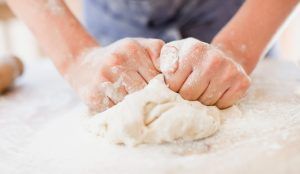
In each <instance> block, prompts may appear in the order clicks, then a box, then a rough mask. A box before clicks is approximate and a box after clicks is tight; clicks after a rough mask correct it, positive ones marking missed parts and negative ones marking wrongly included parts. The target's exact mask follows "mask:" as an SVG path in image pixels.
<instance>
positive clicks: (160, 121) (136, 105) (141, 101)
mask: <svg viewBox="0 0 300 174" xmlns="http://www.w3.org/2000/svg"><path fill="white" fill-rule="evenodd" d="M86 123H87V126H88V129H89V130H90V131H91V132H93V133H95V134H97V135H99V136H101V137H104V138H105V139H107V140H108V141H110V142H112V143H116V144H126V145H137V144H142V143H150V144H159V143H165V142H174V141H176V140H181V141H191V140H198V139H201V138H205V137H208V136H210V135H213V134H214V133H215V132H216V131H217V130H218V129H219V126H220V111H219V110H218V109H217V108H216V107H215V106H204V105H202V104H201V103H200V102H197V101H187V100H184V99H183V98H182V97H181V96H180V95H179V94H178V93H175V92H173V91H171V90H170V89H169V88H168V87H167V85H166V84H165V83H164V80H163V76H162V75H158V76H157V77H155V78H154V79H153V80H151V81H150V83H149V84H148V85H147V86H146V87H145V88H144V89H142V90H140V91H138V92H135V93H132V94H130V95H128V96H126V97H125V99H124V100H123V101H122V102H120V103H119V104H117V105H115V106H114V107H112V108H110V109H108V110H106V111H104V112H102V113H99V114H97V115H95V116H93V117H91V118H88V119H87V122H86Z"/></svg>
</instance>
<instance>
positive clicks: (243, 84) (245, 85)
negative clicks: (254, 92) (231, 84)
mask: <svg viewBox="0 0 300 174" xmlns="http://www.w3.org/2000/svg"><path fill="white" fill-rule="evenodd" d="M250 85H251V80H250V78H247V77H244V78H243V79H242V80H241V81H240V88H242V89H248V88H249V87H250Z"/></svg>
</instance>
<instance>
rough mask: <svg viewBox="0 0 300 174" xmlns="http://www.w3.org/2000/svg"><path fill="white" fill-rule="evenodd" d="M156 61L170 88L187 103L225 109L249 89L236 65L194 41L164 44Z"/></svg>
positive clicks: (218, 52)
mask: <svg viewBox="0 0 300 174" xmlns="http://www.w3.org/2000/svg"><path fill="white" fill-rule="evenodd" d="M157 61H158V62H160V67H159V69H160V70H161V72H162V73H163V74H164V76H165V80H166V83H167V84H168V85H169V87H170V89H172V90H173V91H175V92H179V93H180V94H181V96H182V97H183V98H184V99H186V100H199V101H200V102H201V103H202V104H205V105H216V106H217V107H218V108H220V109H224V108H227V107H229V106H232V105H233V104H234V103H235V102H236V101H238V100H239V99H240V98H242V97H243V96H245V93H246V91H247V89H248V88H249V86H250V78H249V76H248V75H247V74H246V72H245V71H244V68H243V67H242V66H241V65H240V64H239V63H238V62H236V61H235V60H234V59H233V58H232V57H231V56H230V55H228V54H226V53H225V52H223V51H222V50H220V49H218V48H216V47H214V46H212V45H209V44H207V43H204V42H201V41H199V40H197V39H193V38H188V39H184V40H179V41H174V42H170V43H168V44H166V45H165V46H163V48H162V50H161V55H160V58H159V60H157Z"/></svg>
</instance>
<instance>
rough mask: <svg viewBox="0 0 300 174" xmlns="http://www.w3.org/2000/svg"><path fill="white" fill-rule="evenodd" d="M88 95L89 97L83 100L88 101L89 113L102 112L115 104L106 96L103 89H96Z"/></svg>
mask: <svg viewBox="0 0 300 174" xmlns="http://www.w3.org/2000/svg"><path fill="white" fill-rule="evenodd" d="M99 89H100V88H99ZM88 97H89V99H88V100H85V101H88V103H87V105H88V107H89V111H90V112H91V113H99V112H103V111H105V110H107V109H109V108H111V107H112V106H114V105H115V103H114V102H113V101H112V100H111V99H110V98H109V97H108V96H106V95H105V94H104V92H103V91H98V92H96V93H95V94H92V95H89V96H88Z"/></svg>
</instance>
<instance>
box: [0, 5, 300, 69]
mask: <svg viewBox="0 0 300 174" xmlns="http://www.w3.org/2000/svg"><path fill="white" fill-rule="evenodd" d="M66 3H67V4H68V6H69V7H70V8H71V10H72V12H73V13H74V14H75V15H76V16H77V18H78V19H79V20H81V16H82V15H81V9H82V3H81V0H66ZM285 25H286V26H285V27H283V29H282V30H281V31H280V33H279V35H278V36H279V37H276V43H275V45H274V46H273V48H274V52H273V54H272V55H271V56H272V57H275V58H279V59H286V60H288V61H293V62H296V63H298V64H300V47H299V46H300V7H299V6H298V8H297V9H296V10H295V12H294V14H293V15H292V16H291V17H290V18H289V20H288V22H287V23H286V24H285ZM8 53H13V54H15V55H17V56H19V57H21V58H22V60H23V61H25V62H26V63H29V62H31V61H34V60H38V59H41V58H42V57H45V55H44V53H43V51H42V50H41V48H40V47H39V45H38V43H37V42H36V40H35V38H34V36H33V35H32V34H31V32H30V31H29V30H28V28H27V27H26V26H25V25H24V24H23V23H22V22H21V21H19V20H18V19H16V18H15V17H14V15H13V14H12V13H11V11H10V10H9V8H8V7H7V5H6V4H5V3H4V1H3V0H0V55H1V54H8Z"/></svg>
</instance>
